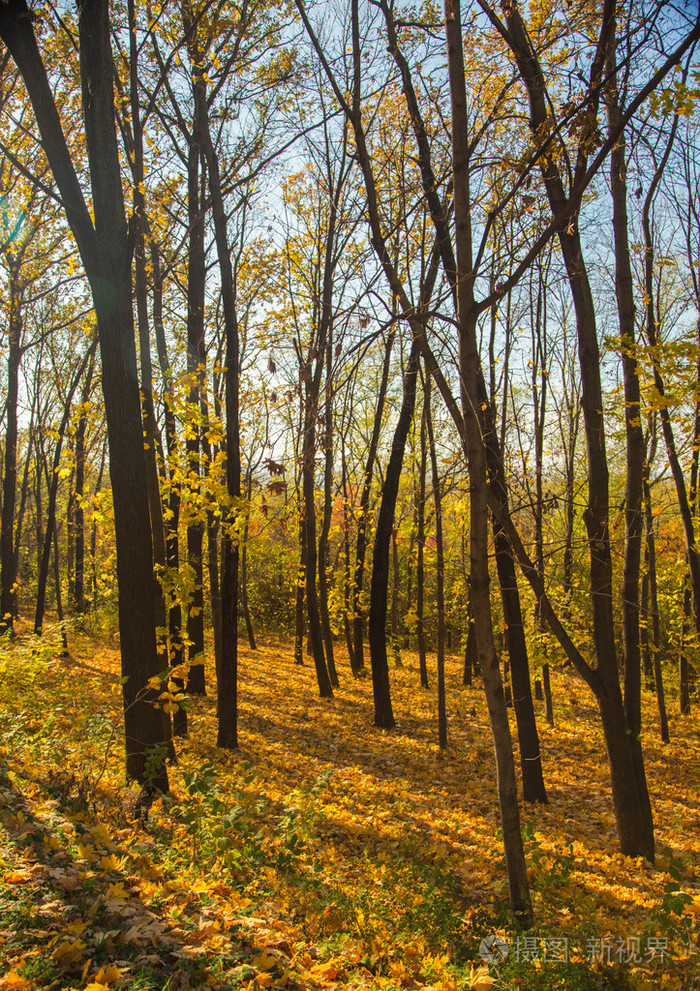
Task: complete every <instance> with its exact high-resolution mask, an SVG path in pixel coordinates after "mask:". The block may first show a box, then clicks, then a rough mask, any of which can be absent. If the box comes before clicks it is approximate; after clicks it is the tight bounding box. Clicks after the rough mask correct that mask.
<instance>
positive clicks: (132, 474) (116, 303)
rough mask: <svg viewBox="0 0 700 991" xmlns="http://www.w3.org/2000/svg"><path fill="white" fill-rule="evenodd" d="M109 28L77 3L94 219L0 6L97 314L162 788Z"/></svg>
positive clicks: (35, 54)
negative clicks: (152, 685) (153, 681)
mask: <svg viewBox="0 0 700 991" xmlns="http://www.w3.org/2000/svg"><path fill="white" fill-rule="evenodd" d="M109 31H110V20H109V12H108V5H107V0H84V2H83V3H82V4H81V5H80V7H79V41H80V70H81V83H82V97H83V114H84V120H85V142H86V148H87V154H88V160H89V164H90V182H91V190H92V200H93V209H94V214H95V220H94V223H93V220H92V218H91V216H90V212H89V210H88V207H87V204H86V202H85V198H84V196H83V191H82V189H81V187H80V184H79V181H78V177H77V174H76V170H75V166H74V164H73V162H72V160H71V156H70V153H69V150H68V146H67V144H66V140H65V137H64V134H63V130H62V127H61V120H60V116H59V113H58V109H57V106H56V103H55V101H54V98H53V95H52V93H51V89H50V86H49V81H48V77H47V73H46V68H45V66H44V62H43V60H42V56H41V52H40V50H39V47H38V44H37V40H36V36H35V34H34V26H33V22H32V18H31V12H30V10H29V8H28V6H27V4H26V2H25V0H10V2H8V3H7V4H3V5H2V8H1V9H0V37H1V38H2V40H3V41H4V43H5V45H6V46H7V48H8V50H9V52H10V53H11V55H12V58H13V60H14V61H15V64H16V65H17V68H18V69H19V71H20V73H21V75H22V78H23V80H24V84H25V86H26V89H27V93H28V95H29V98H30V100H31V103H32V107H33V109H34V114H35V117H36V122H37V126H38V128H39V133H40V135H41V139H42V143H43V147H44V152H45V154H46V157H47V159H48V162H49V166H50V168H51V171H52V174H53V177H54V181H55V183H56V186H57V188H58V190H59V193H60V195H61V198H62V201H63V204H64V209H65V211H66V219H67V220H68V223H69V225H70V228H71V230H72V232H73V236H74V237H75V240H76V243H77V245H78V250H79V252H80V256H81V258H82V261H83V265H84V267H85V272H86V275H87V277H88V281H89V283H90V288H91V290H92V297H93V303H94V307H95V315H96V318H97V327H98V335H99V343H100V354H101V358H102V388H103V393H104V399H105V409H106V416H107V435H108V441H109V453H110V477H111V481H112V492H113V499H114V514H115V536H116V543H117V575H118V585H119V631H120V640H121V656H122V672H123V679H124V680H123V694H124V724H125V738H126V767H127V773H128V775H129V776H130V777H132V778H134V779H136V780H137V781H141V782H143V783H148V784H149V785H156V786H157V787H159V788H160V789H162V790H164V791H165V790H167V788H168V779H167V773H166V771H165V767H164V765H161V766H159V767H158V769H157V771H156V772H155V773H154V771H153V766H154V765H153V761H152V760H149V754H151V753H152V752H153V750H154V748H158V747H160V746H161V745H162V743H163V723H162V720H161V715H160V712H158V711H157V710H156V709H155V708H154V705H153V702H154V695H153V690H152V689H149V685H148V682H149V679H150V678H151V677H154V676H155V675H157V673H158V653H157V648H156V635H155V617H154V585H153V582H154V579H153V551H152V541H151V527H150V518H149V509H148V492H147V485H146V467H145V460H144V455H143V441H142V426H141V410H140V404H139V394H138V384H137V382H138V380H137V375H136V348H135V339H134V316H133V311H132V305H131V251H130V243H129V238H128V231H127V224H126V218H125V214H124V199H123V192H122V186H121V175H120V171H119V155H118V150H117V140H116V131H115V113H114V90H113V63H112V51H111V47H110V37H109Z"/></svg>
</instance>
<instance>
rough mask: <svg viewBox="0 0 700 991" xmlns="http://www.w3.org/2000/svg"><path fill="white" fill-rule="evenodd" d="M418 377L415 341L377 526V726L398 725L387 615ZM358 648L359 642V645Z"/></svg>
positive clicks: (372, 627)
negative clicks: (394, 538)
mask: <svg viewBox="0 0 700 991" xmlns="http://www.w3.org/2000/svg"><path fill="white" fill-rule="evenodd" d="M417 378H418V345H417V344H416V342H415V340H414V341H413V343H412V344H411V352H410V355H409V358H408V364H407V366H406V371H405V374H404V385H403V399H402V402H401V410H400V412H399V418H398V421H397V424H396V429H395V430H394V437H393V440H392V442H391V454H390V456H389V463H388V465H387V467H386V475H385V477H384V488H383V490H382V500H381V504H380V506H379V516H378V518H377V529H376V531H375V535H374V555H373V562H372V583H371V586H370V606H369V652H370V660H371V663H372V691H373V695H374V725H375V726H379V727H382V728H383V729H391V727H392V726H394V725H395V724H396V721H395V719H394V713H393V710H392V707H391V690H390V686H389V664H388V661H387V650H386V615H387V595H388V589H389V548H390V544H391V532H392V529H393V526H394V512H395V509H396V499H397V497H398V494H399V480H400V478H401V467H402V465H403V456H404V451H405V448H406V440H407V438H408V431H409V430H410V428H411V421H412V420H413V412H414V409H415V405H416V382H417ZM355 649H357V644H356V645H355Z"/></svg>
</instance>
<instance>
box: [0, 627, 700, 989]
mask: <svg viewBox="0 0 700 991" xmlns="http://www.w3.org/2000/svg"><path fill="white" fill-rule="evenodd" d="M338 664H339V668H340V673H341V677H342V685H341V688H340V689H339V690H338V691H337V692H336V695H335V698H334V699H333V700H332V701H330V702H328V701H322V700H320V699H318V698H317V692H316V689H315V681H314V675H313V669H312V666H311V665H309V664H307V665H305V666H304V667H302V668H299V667H296V666H294V664H293V661H292V655H291V651H290V647H289V645H288V644H286V643H278V642H267V643H265V644H263V645H261V646H260V648H259V649H258V650H257V651H256V652H251V651H250V650H247V649H243V648H242V649H241V657H240V679H241V686H240V701H239V711H240V714H241V715H240V741H241V747H240V751H239V752H237V753H235V754H231V753H226V752H223V751H220V750H217V748H216V746H215V740H216V725H215V720H216V705H215V700H214V697H213V696H214V692H213V684H212V680H213V673H212V672H211V670H209V669H208V670H207V676H208V678H209V679H210V681H209V684H210V686H211V694H210V695H209V696H208V697H206V698H197V699H193V700H192V702H191V705H190V711H189V720H190V737H189V739H188V740H187V741H179V742H178V763H177V765H175V766H171V767H170V779H171V784H172V791H171V794H170V795H169V796H166V797H165V798H163V799H159V800H158V801H157V802H156V803H155V805H154V806H153V808H152V809H151V811H150V813H149V815H148V817H147V819H146V820H145V821H144V820H143V818H141V819H140V818H139V816H138V815H137V812H136V808H135V806H136V796H137V792H136V791H135V790H134V789H133V788H129V787H128V786H127V785H126V784H125V783H124V779H123V771H122V764H123V754H122V753H121V752H120V737H121V723H120V692H121V689H120V684H119V662H118V654H117V651H116V649H115V647H114V644H110V643H108V642H105V641H98V640H96V639H89V638H87V637H85V636H77V635H74V636H72V637H71V656H70V657H69V658H62V657H61V656H60V643H59V640H58V637H57V636H56V634H55V633H52V632H51V631H49V633H47V634H45V635H44V637H43V638H42V639H41V640H40V641H38V640H36V639H34V638H30V637H25V638H22V637H21V638H20V639H19V641H16V642H15V643H14V644H11V645H10V644H5V645H4V647H2V649H1V650H0V991H33V989H40V988H53V989H59V988H63V989H76V991H107V989H109V991H122V989H123V991H146V989H163V991H166V989H169V991H186V989H194V988H199V987H208V988H211V989H221V991H223V989H226V988H236V989H243V991H257V989H259V988H282V989H289V991H316V989H318V991H323V989H335V988H340V987H350V988H358V989H359V988H384V989H387V991H399V989H408V991H411V989H419V988H423V987H425V988H428V989H435V991H461V989H463V988H464V989H468V988H473V989H482V991H483V989H489V988H494V989H516V988H518V989H522V991H545V989H547V991H548V989H555V988H557V989H567V991H569V989H571V991H587V989H611V991H629V989H636V991H652V989H662V991H663V989H669V991H671V989H681V991H694V989H700V955H699V954H698V931H699V926H700V813H699V809H700V760H698V757H699V756H700V727H699V725H698V720H697V716H696V715H695V714H694V715H692V716H689V717H680V716H676V717H675V718H672V719H671V734H672V741H671V743H670V744H669V745H666V746H664V745H662V744H661V743H660V741H659V740H658V734H657V731H656V721H655V717H654V700H653V698H652V697H651V696H648V697H647V698H646V699H645V719H646V728H645V731H644V743H645V753H646V760H647V770H648V776H649V784H650V790H651V795H652V802H653V807H654V815H655V821H656V826H657V847H658V850H659V854H658V857H657V860H656V863H655V864H654V865H653V866H651V865H649V864H647V863H645V862H644V861H642V860H629V859H626V858H624V857H622V856H621V855H619V854H618V853H617V852H616V848H617V844H616V837H615V826H614V817H613V811H612V803H611V796H610V788H609V783H608V774H607V765H606V759H605V751H604V745H603V739H602V733H601V730H600V726H599V723H598V719H597V714H596V709H595V707H594V704H593V702H592V699H591V697H590V696H589V694H588V693H587V690H586V688H585V686H584V685H583V684H582V683H580V682H578V681H577V680H576V679H575V678H574V677H573V676H572V675H570V674H568V673H559V674H558V675H557V674H555V675H554V678H553V690H554V698H555V726H554V727H553V728H552V727H549V726H547V724H546V723H545V722H544V718H543V714H542V713H539V715H540V717H541V718H540V722H539V728H540V734H541V743H542V749H543V755H544V772H545V779H546V784H547V788H548V793H549V804H548V805H547V806H531V805H528V806H524V807H523V834H524V838H525V843H526V850H527V856H528V862H529V867H530V879H531V885H532V890H533V900H534V906H535V913H536V928H535V929H534V930H533V931H532V932H529V933H518V932H517V931H516V930H515V929H514V927H513V924H512V921H511V919H510V916H509V912H508V900H507V890H506V888H505V885H504V864H503V853H502V848H501V845H500V840H499V830H498V809H497V805H496V798H495V788H494V780H493V779H494V772H493V756H492V748H491V743H490V733H489V728H488V720H487V714H486V708H485V703H484V699H483V695H482V692H481V690H480V689H479V688H478V687H474V688H466V687H463V686H462V685H461V682H460V666H459V659H458V658H453V659H451V661H450V663H449V665H448V713H449V743H450V745H449V749H448V751H447V752H446V753H445V754H444V755H441V754H440V752H439V750H438V746H437V726H436V711H437V703H436V697H435V692H434V691H433V690H432V689H431V690H424V689H421V688H420V687H419V677H418V671H417V663H416V660H415V658H414V657H413V656H412V655H410V654H405V655H404V658H403V667H401V668H397V669H395V670H394V671H393V672H392V685H393V701H394V710H395V714H396V716H397V720H398V726H397V728H396V729H394V730H392V731H381V730H376V729H374V728H373V727H372V725H371V724H372V691H371V683H370V681H369V679H358V680H353V679H352V678H351V676H350V673H349V669H348V667H347V664H346V663H345V662H344V658H343V656H342V654H341V656H340V657H339V661H338ZM209 667H211V666H210V665H208V668H209ZM671 704H672V705H673V700H671ZM538 705H539V704H538ZM676 708H677V706H676ZM489 936H495V937H498V941H497V943H496V945H495V946H494V947H493V953H494V956H495V958H496V959H495V960H494V962H492V963H491V964H490V965H487V964H486V963H484V960H483V959H482V957H481V956H480V954H479V949H480V946H481V944H482V940H483V939H485V938H487V937H489ZM506 944H507V950H508V953H507V956H506V957H505V959H502V957H503V955H504V953H505V948H506ZM499 946H500V947H501V949H500V950H499Z"/></svg>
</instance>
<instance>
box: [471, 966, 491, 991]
mask: <svg viewBox="0 0 700 991" xmlns="http://www.w3.org/2000/svg"><path fill="white" fill-rule="evenodd" d="M495 983H496V978H495V977H491V975H490V974H489V968H488V967H487V966H486V965H485V964H484V966H482V967H479V969H478V970H472V972H471V975H470V977H469V985H468V987H469V988H471V989H473V991H489V988H491V987H493V985H494V984H495Z"/></svg>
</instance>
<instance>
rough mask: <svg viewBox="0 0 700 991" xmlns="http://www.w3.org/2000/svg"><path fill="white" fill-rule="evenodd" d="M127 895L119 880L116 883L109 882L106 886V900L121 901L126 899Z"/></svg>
mask: <svg viewBox="0 0 700 991" xmlns="http://www.w3.org/2000/svg"><path fill="white" fill-rule="evenodd" d="M128 897H129V896H128V894H127V893H126V891H125V890H124V885H123V884H122V882H121V881H119V882H118V883H117V884H110V886H109V887H108V888H107V899H108V900H114V901H118V902H123V901H126V899H127V898H128Z"/></svg>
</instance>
